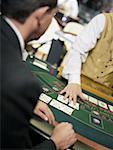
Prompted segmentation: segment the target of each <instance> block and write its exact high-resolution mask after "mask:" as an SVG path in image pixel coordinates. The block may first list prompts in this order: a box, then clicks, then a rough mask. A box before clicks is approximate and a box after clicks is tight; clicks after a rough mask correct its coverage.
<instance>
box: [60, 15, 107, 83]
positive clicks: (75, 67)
mask: <svg viewBox="0 0 113 150" xmlns="http://www.w3.org/2000/svg"><path fill="white" fill-rule="evenodd" d="M105 19H106V18H105V16H104V14H99V15H97V16H96V17H94V18H93V19H92V20H91V21H90V22H89V24H88V25H87V26H86V27H85V28H84V29H83V30H82V31H81V33H80V34H79V35H78V36H76V37H75V43H74V45H73V46H72V47H73V48H72V49H71V50H70V51H69V52H68V54H67V57H66V61H65V64H64V69H63V73H62V76H63V77H64V78H66V79H68V83H78V84H80V74H81V65H82V63H83V62H85V60H86V59H87V56H88V52H89V51H90V50H92V49H93V48H94V47H95V45H96V42H97V39H99V38H100V36H101V33H102V31H103V29H104V26H105Z"/></svg>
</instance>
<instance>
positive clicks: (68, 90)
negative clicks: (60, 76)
mask: <svg viewBox="0 0 113 150" xmlns="http://www.w3.org/2000/svg"><path fill="white" fill-rule="evenodd" d="M63 93H65V96H64V99H66V98H69V101H73V102H74V104H76V101H77V96H79V97H80V98H81V99H83V100H84V99H85V97H84V96H83V94H82V90H81V87H80V85H79V84H76V83H69V84H68V85H67V86H66V87H65V88H64V89H63V90H62V91H61V92H60V94H63Z"/></svg>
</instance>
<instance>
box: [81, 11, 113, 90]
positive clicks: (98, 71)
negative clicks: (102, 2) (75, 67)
mask: <svg viewBox="0 0 113 150" xmlns="http://www.w3.org/2000/svg"><path fill="white" fill-rule="evenodd" d="M104 15H105V17H106V23H105V27H104V30H103V32H102V35H101V38H100V39H99V40H98V41H97V44H96V46H95V48H94V49H92V50H91V51H90V53H89V55H88V57H87V59H86V62H85V63H84V64H83V67H82V74H84V75H85V76H87V77H89V78H91V79H93V80H94V81H96V82H99V83H101V84H104V85H105V86H107V87H112V88H113V13H104Z"/></svg>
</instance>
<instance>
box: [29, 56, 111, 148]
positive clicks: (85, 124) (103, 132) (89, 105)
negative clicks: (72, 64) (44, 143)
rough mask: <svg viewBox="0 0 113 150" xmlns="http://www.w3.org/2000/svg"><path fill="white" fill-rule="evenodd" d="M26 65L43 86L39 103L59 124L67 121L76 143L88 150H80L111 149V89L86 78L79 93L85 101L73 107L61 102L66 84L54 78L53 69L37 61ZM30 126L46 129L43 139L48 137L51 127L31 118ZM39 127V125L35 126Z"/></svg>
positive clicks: (70, 103) (83, 77)
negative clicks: (75, 136) (70, 125)
mask: <svg viewBox="0 0 113 150" xmlns="http://www.w3.org/2000/svg"><path fill="white" fill-rule="evenodd" d="M26 64H27V65H28V67H29V68H30V69H31V71H32V72H33V74H34V75H35V76H36V78H37V80H38V82H40V84H41V86H42V89H43V92H42V94H41V95H40V97H39V99H40V100H41V101H43V102H45V103H46V104H48V106H49V107H50V109H51V110H52V111H53V113H54V115H55V118H56V120H57V121H58V122H62V121H66V122H71V123H72V124H73V127H74V130H75V131H76V132H77V135H78V137H79V139H81V141H82V142H83V141H85V142H83V143H85V146H86V147H87V148H83V149H91V147H93V146H95V148H96V146H97V147H98V148H97V149H102V150H104V148H105V147H106V148H110V149H113V95H112V94H113V90H112V89H108V88H106V87H103V86H102V85H98V84H97V83H95V82H94V81H91V80H90V79H88V78H87V77H85V76H82V77H81V78H82V91H83V94H84V96H85V97H86V100H82V99H80V98H79V97H78V98H77V103H76V105H73V103H72V102H69V101H68V99H66V100H64V99H63V95H60V94H59V92H60V91H61V90H62V89H63V88H64V87H65V85H66V82H65V81H64V80H62V79H59V78H57V77H56V75H54V73H55V74H56V72H55V71H56V70H54V68H53V67H52V66H51V67H50V66H49V67H48V64H46V63H43V62H41V63H40V61H37V60H36V59H35V60H33V61H27V62H26ZM42 68H43V69H42ZM98 88H100V90H99V89H98ZM30 123H31V126H32V127H33V128H34V129H35V130H36V128H40V126H41V127H43V128H46V129H45V130H44V132H46V133H45V135H49V136H50V135H51V133H52V129H53V127H50V126H49V125H48V124H47V123H46V122H44V121H40V119H39V118H38V117H36V116H35V117H34V118H32V119H31V121H30ZM40 123H41V124H40ZM38 124H40V125H39V126H38ZM47 128H48V131H47ZM39 130H40V129H39ZM42 130H43V129H42ZM42 132H43V131H42ZM88 143H89V144H88ZM80 144H81V142H80V141H79V144H78V145H80ZM88 145H89V147H88ZM92 145H93V146H92ZM82 146H83V145H82ZM101 146H102V147H101ZM75 147H76V144H75ZM83 147H84V146H83ZM106 148H105V149H106Z"/></svg>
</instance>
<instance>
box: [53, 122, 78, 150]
mask: <svg viewBox="0 0 113 150" xmlns="http://www.w3.org/2000/svg"><path fill="white" fill-rule="evenodd" d="M51 139H52V140H53V141H54V143H55V145H56V147H57V149H58V150H65V149H67V148H68V147H70V146H71V145H72V144H74V143H75V141H76V140H77V138H76V134H75V132H74V130H73V127H72V125H71V124H70V123H67V122H65V123H64V122H63V123H59V124H58V125H57V126H56V127H55V128H54V130H53V133H52V136H51Z"/></svg>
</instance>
